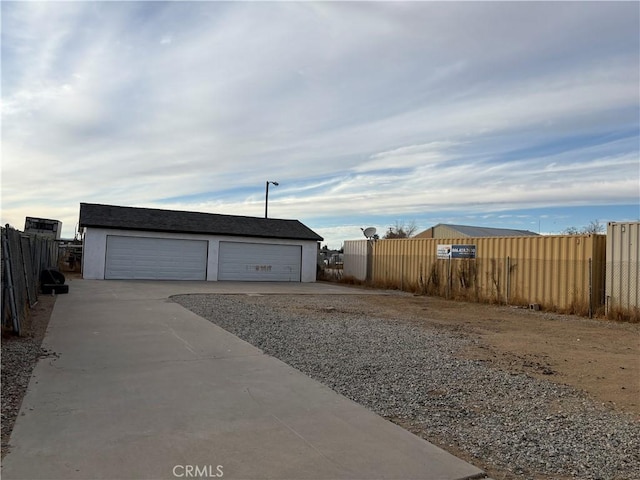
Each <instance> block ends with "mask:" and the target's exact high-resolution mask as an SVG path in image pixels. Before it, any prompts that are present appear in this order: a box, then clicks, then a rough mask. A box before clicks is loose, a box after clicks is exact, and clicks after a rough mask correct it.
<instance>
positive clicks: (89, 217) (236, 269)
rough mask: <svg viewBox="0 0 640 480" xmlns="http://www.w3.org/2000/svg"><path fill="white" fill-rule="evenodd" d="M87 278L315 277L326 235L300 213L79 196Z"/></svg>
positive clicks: (285, 279) (281, 279) (275, 279)
mask: <svg viewBox="0 0 640 480" xmlns="http://www.w3.org/2000/svg"><path fill="white" fill-rule="evenodd" d="M79 226H80V228H83V229H84V246H83V265H82V276H83V278H86V279H107V280H108V279H114V280H116V279H118V280H124V279H153V280H209V281H216V280H235V281H263V282H264V281H267V282H269V281H272V282H314V281H315V279H316V264H317V260H316V259H317V252H318V242H320V241H322V237H321V236H319V235H318V234H316V233H315V232H314V231H312V230H311V229H310V228H308V227H307V226H305V225H303V224H302V223H301V222H299V221H298V220H283V219H275V218H259V217H243V216H237V215H218V214H211V213H199V212H183V211H176V210H160V209H153V208H136V207H122V206H115V205H100V204H94V203H81V204H80V223H79Z"/></svg>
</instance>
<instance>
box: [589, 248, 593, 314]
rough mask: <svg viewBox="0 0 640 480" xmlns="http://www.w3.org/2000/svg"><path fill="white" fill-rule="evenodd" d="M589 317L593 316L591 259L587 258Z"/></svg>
mask: <svg viewBox="0 0 640 480" xmlns="http://www.w3.org/2000/svg"><path fill="white" fill-rule="evenodd" d="M589 318H593V261H592V260H591V258H590V259H589Z"/></svg>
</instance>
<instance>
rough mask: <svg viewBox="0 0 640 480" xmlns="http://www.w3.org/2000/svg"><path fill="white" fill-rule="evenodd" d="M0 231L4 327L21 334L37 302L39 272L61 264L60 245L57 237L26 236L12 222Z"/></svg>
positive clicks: (0, 281) (0, 280)
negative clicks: (0, 241)
mask: <svg viewBox="0 0 640 480" xmlns="http://www.w3.org/2000/svg"><path fill="white" fill-rule="evenodd" d="M0 234H1V237H2V255H1V258H2V261H1V268H0V286H1V289H2V328H3V330H8V331H10V332H13V333H14V334H16V335H20V334H21V332H22V331H23V330H24V326H25V325H26V322H28V319H29V311H30V309H31V307H33V306H34V305H35V304H36V302H37V301H38V281H39V277H40V272H41V271H42V270H43V269H45V268H55V267H56V265H57V263H58V246H57V243H56V241H55V240H54V239H51V238H47V237H42V236H38V235H27V234H25V233H23V232H20V231H18V230H16V229H14V228H12V227H10V226H9V225H7V226H6V227H2V228H1V229H0Z"/></svg>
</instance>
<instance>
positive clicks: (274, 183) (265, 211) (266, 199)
mask: <svg viewBox="0 0 640 480" xmlns="http://www.w3.org/2000/svg"><path fill="white" fill-rule="evenodd" d="M270 183H271V184H273V185H275V186H276V187H277V186H278V185H280V184H279V183H278V182H272V181H269V180H267V185H266V190H265V194H264V218H267V210H268V208H269V184H270Z"/></svg>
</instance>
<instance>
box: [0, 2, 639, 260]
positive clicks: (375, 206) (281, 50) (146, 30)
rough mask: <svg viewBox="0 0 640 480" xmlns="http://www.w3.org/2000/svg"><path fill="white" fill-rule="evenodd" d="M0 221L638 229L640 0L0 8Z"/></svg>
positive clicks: (67, 228) (341, 233) (331, 235)
mask: <svg viewBox="0 0 640 480" xmlns="http://www.w3.org/2000/svg"><path fill="white" fill-rule="evenodd" d="M1 8H2V52H1V53H2V223H3V224H5V223H10V224H12V225H14V226H16V227H18V228H23V227H24V217H25V216H36V217H44V218H55V219H59V220H62V222H63V227H64V231H63V234H64V236H66V237H72V236H73V234H74V230H75V228H76V224H77V221H78V211H79V203H80V202H95V203H106V204H115V205H128V206H146V207H158V208H169V209H177V210H192V211H203V212H213V213H225V214H239V215H249V216H263V215H264V195H265V191H264V190H265V182H266V181H267V180H273V181H277V182H279V183H280V185H279V186H278V187H275V186H271V188H270V190H269V214H270V216H273V217H278V218H297V219H300V220H301V221H302V222H303V223H305V224H306V225H308V226H309V227H311V228H312V229H314V230H315V231H317V232H318V233H319V234H320V235H322V236H324V237H325V239H326V243H328V244H329V245H330V246H332V247H340V245H341V243H342V241H343V240H345V239H354V238H360V235H361V232H360V227H366V226H375V227H377V228H378V229H379V231H381V232H383V231H384V230H386V228H387V227H388V226H389V225H393V224H395V223H396V222H411V221H413V222H415V223H416V224H417V226H418V227H419V228H420V230H422V229H425V228H427V227H430V226H432V225H434V224H437V223H457V224H466V225H483V226H495V227H503V228H520V229H528V230H533V231H536V232H537V231H539V230H540V231H541V232H543V233H544V232H546V233H558V232H560V231H561V230H563V229H564V228H566V227H568V226H577V227H580V226H584V225H586V224H588V223H589V221H590V220H594V219H598V220H600V221H601V222H606V221H611V220H619V221H623V220H638V219H639V218H640V211H639V206H638V202H639V197H640V187H639V183H640V159H639V158H640V152H639V143H640V134H639V128H640V120H639V119H640V89H639V84H640V65H639V62H640V60H639V59H640V4H638V3H637V2H626V3H612V2H584V3H583V2H570V3H555V2H544V3H523V2H514V3H485V2H475V3H466V2H465V3H455V2H454V3H439V2H410V3H409V2H407V3H404V2H393V3H382V2H378V3H364V2H344V3H339V2H332V3H315V2H280V3H267V2H256V3H254V2H251V3H248V2H229V3H228V2H43V3H38V2H15V3H14V2H2V6H1Z"/></svg>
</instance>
